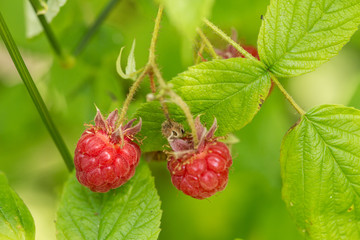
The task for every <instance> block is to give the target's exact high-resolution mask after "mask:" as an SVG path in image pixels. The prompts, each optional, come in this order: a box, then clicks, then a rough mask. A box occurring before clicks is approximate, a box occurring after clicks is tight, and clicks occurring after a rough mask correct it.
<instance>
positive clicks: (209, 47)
mask: <svg viewBox="0 0 360 240" xmlns="http://www.w3.org/2000/svg"><path fill="white" fill-rule="evenodd" d="M196 31H197V32H198V34H199V36H200V38H201V40H202V41H203V42H204V43H205V45H206V47H207V49H208V51H209V53H210V54H211V56H212V57H213V58H214V59H218V58H219V56H218V55H217V54H216V52H215V50H214V47H213V45H212V44H211V43H210V41H209V39H207V37H206V36H205V34H204V33H203V31H201V29H200V28H197V29H196Z"/></svg>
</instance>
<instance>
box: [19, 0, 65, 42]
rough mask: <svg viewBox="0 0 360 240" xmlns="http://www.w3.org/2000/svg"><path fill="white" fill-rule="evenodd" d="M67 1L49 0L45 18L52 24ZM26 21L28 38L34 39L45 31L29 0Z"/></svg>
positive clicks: (26, 8) (26, 6) (26, 1)
mask: <svg viewBox="0 0 360 240" xmlns="http://www.w3.org/2000/svg"><path fill="white" fill-rule="evenodd" d="M66 1H67V0H48V1H47V11H46V12H45V18H46V20H47V21H48V23H51V21H52V20H53V18H54V17H56V15H57V14H58V13H59V11H60V8H61V7H62V6H64V5H65V3H66ZM25 21H26V37H27V38H32V37H34V36H36V35H38V34H39V33H41V32H42V31H43V28H42V26H41V24H40V22H39V19H38V18H37V16H36V13H35V11H34V9H33V7H32V6H31V4H30V2H29V0H25Z"/></svg>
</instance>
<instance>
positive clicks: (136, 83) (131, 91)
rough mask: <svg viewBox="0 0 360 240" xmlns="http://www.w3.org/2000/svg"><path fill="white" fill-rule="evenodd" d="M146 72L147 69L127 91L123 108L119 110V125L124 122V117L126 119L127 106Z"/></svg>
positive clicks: (146, 69)
mask: <svg viewBox="0 0 360 240" xmlns="http://www.w3.org/2000/svg"><path fill="white" fill-rule="evenodd" d="M147 71H148V68H145V70H144V71H143V72H142V73H141V74H140V76H139V77H138V78H137V79H136V81H135V82H134V83H133V85H132V86H131V88H130V90H129V93H128V95H127V97H126V99H125V102H124V105H123V107H122V109H121V113H120V117H119V122H118V123H119V124H120V125H121V124H122V123H123V122H124V120H125V117H126V112H127V110H128V108H129V105H130V103H131V101H132V99H133V98H134V95H135V92H136V90H137V89H138V88H139V86H140V84H141V82H142V80H143V79H144V78H145V77H146V75H147Z"/></svg>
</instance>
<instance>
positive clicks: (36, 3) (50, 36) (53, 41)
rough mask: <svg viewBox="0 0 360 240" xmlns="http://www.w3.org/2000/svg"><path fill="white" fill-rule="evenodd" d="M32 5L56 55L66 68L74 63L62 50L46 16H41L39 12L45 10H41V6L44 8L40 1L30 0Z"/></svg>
mask: <svg viewBox="0 0 360 240" xmlns="http://www.w3.org/2000/svg"><path fill="white" fill-rule="evenodd" d="M30 3H31V5H32V7H33V8H34V11H35V14H36V16H37V17H38V19H39V21H40V23H41V26H42V27H43V30H44V33H45V35H46V37H47V39H48V40H49V43H50V45H51V47H52V49H53V50H54V52H55V53H56V55H57V56H58V57H59V58H60V59H61V60H62V61H63V64H64V65H65V66H68V65H70V64H71V63H70V61H72V60H71V59H70V58H69V57H67V56H66V55H65V54H64V51H63V49H62V48H61V46H60V44H59V41H58V40H57V38H56V37H55V34H54V32H53V30H52V28H51V27H50V25H49V23H48V22H47V20H46V18H45V15H44V14H39V12H41V11H43V9H41V8H39V7H40V6H42V5H41V3H40V2H39V0H30ZM68 62H69V63H68Z"/></svg>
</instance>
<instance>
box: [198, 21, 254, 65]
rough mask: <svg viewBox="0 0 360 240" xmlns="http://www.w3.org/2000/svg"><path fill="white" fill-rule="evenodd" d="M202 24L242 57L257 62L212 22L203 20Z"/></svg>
mask: <svg viewBox="0 0 360 240" xmlns="http://www.w3.org/2000/svg"><path fill="white" fill-rule="evenodd" d="M203 22H204V23H205V24H206V25H207V26H208V27H209V28H211V29H212V30H213V31H214V32H215V33H216V34H218V35H219V36H220V37H222V38H223V39H224V40H225V41H227V42H228V43H229V44H231V45H232V46H233V47H234V48H235V49H236V50H238V51H239V52H240V53H241V54H242V55H244V56H245V57H246V58H249V59H252V60H255V61H259V60H257V59H256V58H255V57H254V56H253V55H251V54H250V53H248V52H247V51H246V50H245V49H244V48H242V47H241V46H240V45H239V44H237V43H236V42H235V41H234V40H232V39H231V37H229V36H228V35H226V34H225V33H224V32H223V31H222V30H221V29H220V28H218V27H217V26H215V24H213V23H212V22H210V21H209V20H207V19H206V18H204V19H203Z"/></svg>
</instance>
